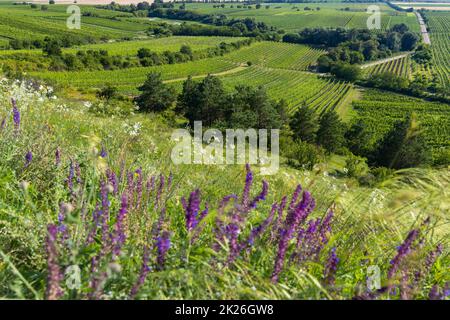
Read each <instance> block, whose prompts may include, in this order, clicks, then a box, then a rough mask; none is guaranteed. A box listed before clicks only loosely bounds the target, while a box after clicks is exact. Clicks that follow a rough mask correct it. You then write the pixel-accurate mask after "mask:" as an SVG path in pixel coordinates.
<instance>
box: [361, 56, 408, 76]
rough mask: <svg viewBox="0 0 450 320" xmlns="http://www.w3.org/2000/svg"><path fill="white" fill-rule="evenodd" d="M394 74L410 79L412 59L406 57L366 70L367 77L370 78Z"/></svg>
mask: <svg viewBox="0 0 450 320" xmlns="http://www.w3.org/2000/svg"><path fill="white" fill-rule="evenodd" d="M384 72H388V73H392V74H395V75H396V76H399V77H403V78H410V76H411V57H410V56H409V55H408V56H405V57H402V58H400V59H395V60H391V61H388V62H385V63H380V64H377V65H374V66H371V67H368V68H365V69H364V74H365V76H366V77H370V76H373V75H376V74H380V73H384Z"/></svg>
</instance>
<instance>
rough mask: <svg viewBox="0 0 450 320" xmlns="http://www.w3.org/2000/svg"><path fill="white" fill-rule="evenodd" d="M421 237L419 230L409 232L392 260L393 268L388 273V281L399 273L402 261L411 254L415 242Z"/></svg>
mask: <svg viewBox="0 0 450 320" xmlns="http://www.w3.org/2000/svg"><path fill="white" fill-rule="evenodd" d="M418 237H419V230H418V229H413V230H411V231H410V232H409V234H408V236H407V237H406V239H405V241H404V242H403V243H402V244H401V245H400V246H399V247H398V249H397V255H396V256H395V257H394V259H392V260H391V267H390V268H389V271H388V279H391V278H392V277H393V276H394V274H395V273H396V272H397V271H398V269H399V267H400V264H401V262H402V260H403V259H404V258H405V257H406V256H407V255H408V254H409V253H410V252H411V247H412V244H413V242H414V241H415V240H416V239H417V238H418Z"/></svg>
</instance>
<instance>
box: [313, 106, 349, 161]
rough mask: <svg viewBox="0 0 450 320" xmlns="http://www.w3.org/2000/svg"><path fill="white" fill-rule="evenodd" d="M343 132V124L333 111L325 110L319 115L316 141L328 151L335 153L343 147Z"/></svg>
mask: <svg viewBox="0 0 450 320" xmlns="http://www.w3.org/2000/svg"><path fill="white" fill-rule="evenodd" d="M344 134H345V125H344V124H343V123H342V122H341V120H340V119H339V116H338V114H337V113H336V112H335V111H333V110H330V111H327V112H325V113H324V114H323V115H322V116H321V117H320V119H319V130H318V131H317V143H318V144H319V145H321V146H322V147H323V148H325V150H327V152H328V153H336V152H338V151H339V150H340V149H341V148H342V147H343V145H344V143H345V138H344Z"/></svg>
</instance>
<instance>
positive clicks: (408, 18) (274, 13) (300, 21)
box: [186, 3, 419, 32]
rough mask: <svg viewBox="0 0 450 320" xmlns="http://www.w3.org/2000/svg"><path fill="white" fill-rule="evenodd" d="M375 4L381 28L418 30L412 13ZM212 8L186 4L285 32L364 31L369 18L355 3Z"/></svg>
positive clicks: (189, 8) (365, 5)
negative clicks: (317, 29)
mask: <svg viewBox="0 0 450 320" xmlns="http://www.w3.org/2000/svg"><path fill="white" fill-rule="evenodd" d="M377 5H378V6H379V7H380V9H381V25H382V28H383V29H387V28H389V27H390V26H393V25H394V24H398V23H405V24H406V25H408V27H409V28H410V29H411V30H412V31H414V32H416V31H419V25H418V23H417V19H416V18H415V16H414V14H410V13H404V12H397V11H395V10H393V9H391V8H390V7H388V6H387V5H385V4H382V3H377ZM213 6H215V5H214V4H204V3H188V4H187V5H186V8H187V9H188V10H193V11H196V12H200V13H218V14H220V13H221V14H225V15H227V16H230V17H233V18H246V17H249V18H255V19H256V21H261V22H265V23H267V24H268V25H273V26H276V27H278V28H280V29H283V30H286V31H296V30H300V29H303V28H313V27H345V28H366V25H367V24H366V21H367V18H368V17H369V15H368V14H367V13H366V10H367V7H368V6H369V4H355V3H352V4H351V5H350V4H347V3H306V4H305V3H294V4H284V3H276V4H275V3H272V4H270V5H269V7H268V8H266V6H265V5H264V4H263V5H262V6H261V8H260V9H256V8H255V6H251V9H248V7H247V6H245V7H243V6H240V5H239V4H237V5H236V4H226V5H225V8H220V7H219V8H214V7H213ZM231 6H232V7H231ZM239 6H240V7H241V8H239ZM305 7H306V8H307V10H305ZM350 7H351V8H350ZM318 8H319V10H318ZM308 9H309V10H308Z"/></svg>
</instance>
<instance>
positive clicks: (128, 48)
mask: <svg viewBox="0 0 450 320" xmlns="http://www.w3.org/2000/svg"><path fill="white" fill-rule="evenodd" d="M243 39H244V38H240V37H232V38H231V37H190V36H173V37H169V38H154V39H145V40H132V41H114V42H109V43H96V44H87V45H81V46H75V47H72V48H63V49H62V52H63V53H76V52H77V51H80V50H82V51H85V50H106V51H108V54H109V55H111V56H113V55H119V56H135V55H136V54H137V52H138V50H139V49H140V48H147V49H149V50H151V51H152V52H158V53H160V52H164V51H173V52H175V51H179V50H180V48H181V47H182V46H183V45H187V46H189V47H190V48H191V49H192V50H193V51H201V50H205V49H208V48H213V47H216V46H218V45H219V44H220V43H222V42H224V43H232V42H237V41H239V40H243ZM18 53H20V54H22V53H26V54H42V50H41V49H31V50H0V57H2V56H6V55H13V54H18Z"/></svg>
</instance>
